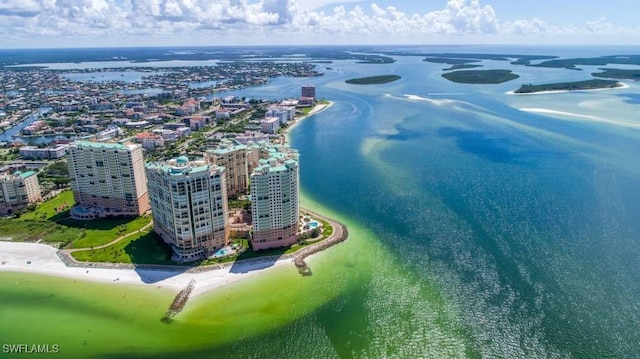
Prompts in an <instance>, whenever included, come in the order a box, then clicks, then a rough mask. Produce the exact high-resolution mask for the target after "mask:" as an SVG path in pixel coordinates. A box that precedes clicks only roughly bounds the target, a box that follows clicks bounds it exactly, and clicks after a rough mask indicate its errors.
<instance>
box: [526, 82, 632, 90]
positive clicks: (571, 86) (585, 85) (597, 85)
mask: <svg viewBox="0 0 640 359" xmlns="http://www.w3.org/2000/svg"><path fill="white" fill-rule="evenodd" d="M620 86H622V85H621V84H620V83H619V82H618V81H613V80H586V81H576V82H558V83H554V84H542V85H531V84H529V85H522V86H520V88H519V89H517V90H515V91H514V92H515V93H535V92H542V91H576V90H594V89H602V88H615V87H620Z"/></svg>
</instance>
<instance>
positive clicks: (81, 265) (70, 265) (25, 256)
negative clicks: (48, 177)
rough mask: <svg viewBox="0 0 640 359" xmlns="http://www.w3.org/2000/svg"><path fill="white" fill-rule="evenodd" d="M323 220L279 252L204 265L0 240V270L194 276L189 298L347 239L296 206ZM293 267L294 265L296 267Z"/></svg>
mask: <svg viewBox="0 0 640 359" xmlns="http://www.w3.org/2000/svg"><path fill="white" fill-rule="evenodd" d="M302 211H304V212H306V213H311V214H312V215H314V216H318V217H320V218H321V219H323V220H325V221H327V222H329V224H330V225H331V226H332V227H333V229H334V230H333V234H332V235H331V236H329V238H325V239H324V240H322V241H320V242H317V243H313V244H309V245H307V246H305V247H303V248H300V249H299V250H297V251H296V252H293V253H289V254H284V255H282V256H279V257H276V256H265V257H257V258H252V259H245V260H240V261H234V262H228V263H221V264H212V265H207V266H195V267H193V266H185V267H180V266H170V265H166V266H164V265H144V264H140V265H135V264H130V263H101V262H79V261H76V260H75V259H73V258H72V257H71V256H69V255H68V253H66V252H65V251H64V250H60V249H57V248H55V247H53V246H50V245H48V244H41V243H33V242H13V241H0V273H2V272H13V273H24V274H39V275H45V276H52V277H56V278H66V279H70V280H74V281H75V280H82V281H85V282H93V283H104V284H106V283H111V284H118V285H122V284H125V285H136V286H140V287H145V288H149V289H153V288H156V289H161V288H165V289H166V288H169V289H171V290H173V291H175V292H176V293H177V292H179V291H181V290H183V289H184V288H186V287H187V286H189V285H190V282H191V281H194V282H195V284H194V286H193V292H192V293H191V296H190V297H191V298H195V297H198V296H201V295H204V294H208V293H211V292H213V291H215V290H216V289H218V288H222V287H224V286H227V285H230V284H233V283H236V282H238V281H240V280H242V279H246V278H250V277H253V276H255V275H259V274H263V273H265V272H267V271H268V270H270V269H273V268H277V267H282V266H284V265H290V266H291V267H292V268H296V267H297V265H296V263H298V262H299V261H300V260H303V261H304V258H306V257H308V256H311V255H314V254H316V253H319V252H321V251H323V250H324V249H327V248H329V247H332V246H334V245H336V244H338V243H341V242H342V241H344V240H346V239H347V236H348V232H347V228H346V226H345V225H343V224H341V223H339V222H337V221H335V220H333V219H330V218H328V217H326V216H323V215H321V214H318V213H315V212H311V211H309V210H306V209H302ZM298 269H299V268H298Z"/></svg>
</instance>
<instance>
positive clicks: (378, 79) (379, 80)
mask: <svg viewBox="0 0 640 359" xmlns="http://www.w3.org/2000/svg"><path fill="white" fill-rule="evenodd" d="M400 79H401V77H400V76H398V75H382V76H371V77H361V78H357V79H350V80H347V81H345V82H346V83H348V84H352V85H379V84H386V83H389V82H393V81H396V80H400Z"/></svg>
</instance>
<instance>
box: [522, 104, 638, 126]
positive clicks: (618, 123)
mask: <svg viewBox="0 0 640 359" xmlns="http://www.w3.org/2000/svg"><path fill="white" fill-rule="evenodd" d="M520 111H524V112H533V113H541V114H545V115H556V116H563V117H572V118H580V119H584V120H587V121H590V122H598V123H605V124H609V125H613V126H620V127H630V128H640V124H636V123H630V122H625V121H615V120H608V119H604V118H600V117H597V116H591V115H583V114H579V113H574V112H567V111H557V110H552V109H546V108H521V109H520Z"/></svg>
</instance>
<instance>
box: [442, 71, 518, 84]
mask: <svg viewBox="0 0 640 359" xmlns="http://www.w3.org/2000/svg"><path fill="white" fill-rule="evenodd" d="M442 77H444V78H446V79H447V80H449V81H453V82H458V83H465V84H499V83H503V82H507V81H511V80H514V79H517V78H518V77H520V76H518V75H516V74H514V73H512V72H511V70H464V71H454V72H449V73H446V74H443V75H442Z"/></svg>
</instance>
